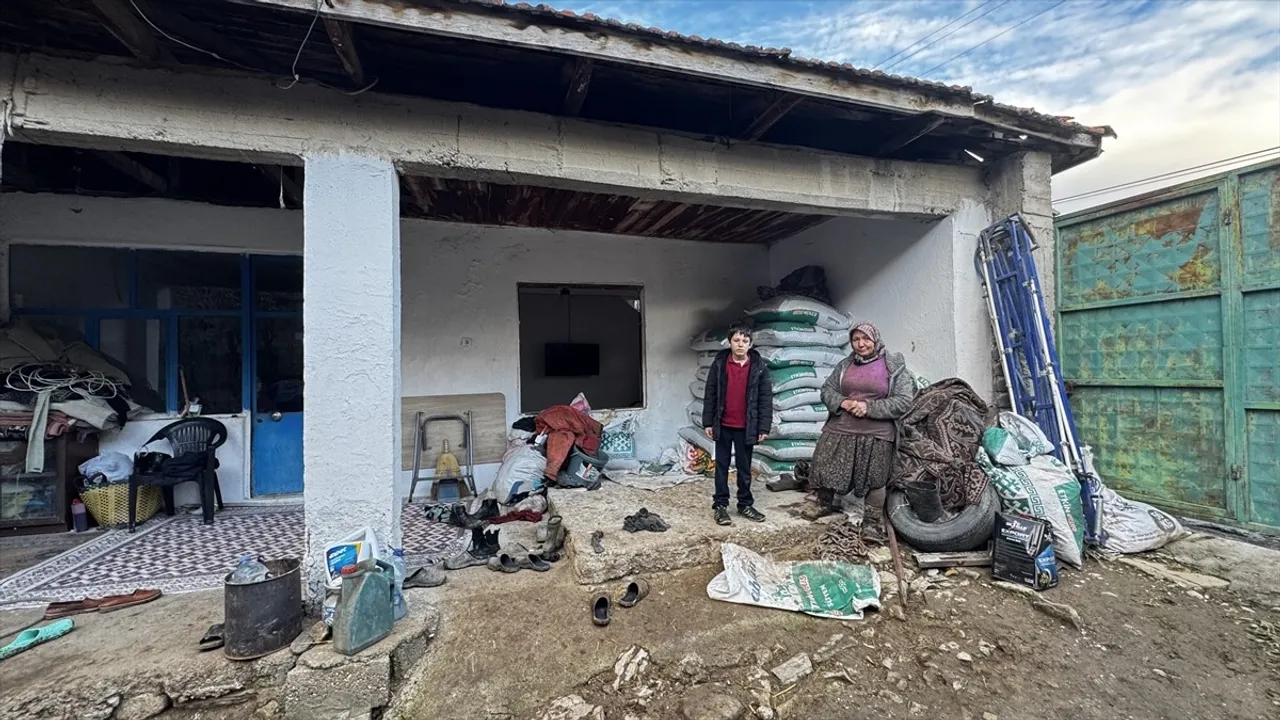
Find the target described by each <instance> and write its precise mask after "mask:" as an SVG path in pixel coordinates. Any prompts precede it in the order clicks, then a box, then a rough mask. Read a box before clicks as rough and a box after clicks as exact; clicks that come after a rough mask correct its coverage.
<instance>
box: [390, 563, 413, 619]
mask: <svg viewBox="0 0 1280 720" xmlns="http://www.w3.org/2000/svg"><path fill="white" fill-rule="evenodd" d="M391 567H392V568H394V569H395V578H396V579H395V585H394V586H393V587H392V589H391V610H392V617H393V618H395V619H396V620H399V619H400V618H402V617H404V616H405V615H408V614H409V603H408V602H407V601H405V599H404V578H405V574H406V572H407V571H406V570H405V565H404V548H395V549H393V550H392V551H391Z"/></svg>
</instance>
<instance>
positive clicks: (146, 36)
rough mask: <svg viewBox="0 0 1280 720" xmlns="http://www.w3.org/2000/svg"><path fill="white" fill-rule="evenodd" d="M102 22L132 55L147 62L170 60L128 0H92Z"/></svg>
mask: <svg viewBox="0 0 1280 720" xmlns="http://www.w3.org/2000/svg"><path fill="white" fill-rule="evenodd" d="M93 6H94V7H95V8H97V9H98V14H99V15H101V16H102V24H103V25H104V26H105V27H106V28H107V31H108V32H110V33H111V34H112V35H114V36H115V38H116V39H117V40H119V41H120V43H121V44H122V45H124V46H125V47H126V48H128V49H129V52H131V53H133V55H134V57H136V58H138V59H139V60H146V61H147V62H151V63H156V62H172V61H173V56H172V55H170V54H169V51H168V50H166V49H165V48H163V47H161V46H160V43H159V41H158V40H157V39H156V34H155V32H154V31H153V30H152V29H151V26H150V25H148V24H147V23H146V22H144V21H143V20H142V18H140V17H138V13H137V11H135V10H134V9H133V6H132V5H130V4H129V2H128V0H93Z"/></svg>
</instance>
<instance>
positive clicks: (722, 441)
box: [711, 427, 755, 507]
mask: <svg viewBox="0 0 1280 720" xmlns="http://www.w3.org/2000/svg"><path fill="white" fill-rule="evenodd" d="M753 439H754V438H748V437H747V431H746V430H744V429H742V428H727V427H721V428H719V430H718V431H717V432H716V458H715V460H716V494H715V496H714V497H713V498H712V500H711V503H712V505H713V506H715V507H729V453H730V451H731V450H732V452H733V455H734V459H735V460H736V461H737V468H738V507H751V506H753V505H755V498H754V497H752V496H751V448H752V447H754V446H755V443H753V442H752V443H748V441H749V440H753Z"/></svg>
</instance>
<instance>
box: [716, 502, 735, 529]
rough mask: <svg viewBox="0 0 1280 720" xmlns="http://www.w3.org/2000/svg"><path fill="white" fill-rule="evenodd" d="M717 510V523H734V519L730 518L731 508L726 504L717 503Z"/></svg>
mask: <svg viewBox="0 0 1280 720" xmlns="http://www.w3.org/2000/svg"><path fill="white" fill-rule="evenodd" d="M715 511H716V524H717V525H732V524H733V521H732V520H730V519H729V508H727V507H725V506H723V505H717V506H716V507H715Z"/></svg>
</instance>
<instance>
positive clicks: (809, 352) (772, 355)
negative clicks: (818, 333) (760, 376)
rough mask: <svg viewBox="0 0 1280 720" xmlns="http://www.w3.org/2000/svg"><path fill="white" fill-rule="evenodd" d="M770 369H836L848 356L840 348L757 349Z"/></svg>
mask: <svg viewBox="0 0 1280 720" xmlns="http://www.w3.org/2000/svg"><path fill="white" fill-rule="evenodd" d="M756 352H758V353H760V357H762V358H764V361H765V363H766V364H767V365H768V366H769V368H770V369H773V370H776V369H778V368H786V367H835V366H836V365H838V364H839V363H840V361H841V360H844V359H845V357H846V356H848V354H849V353H848V352H845V351H843V350H841V349H839V348H830V347H757V348H756Z"/></svg>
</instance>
